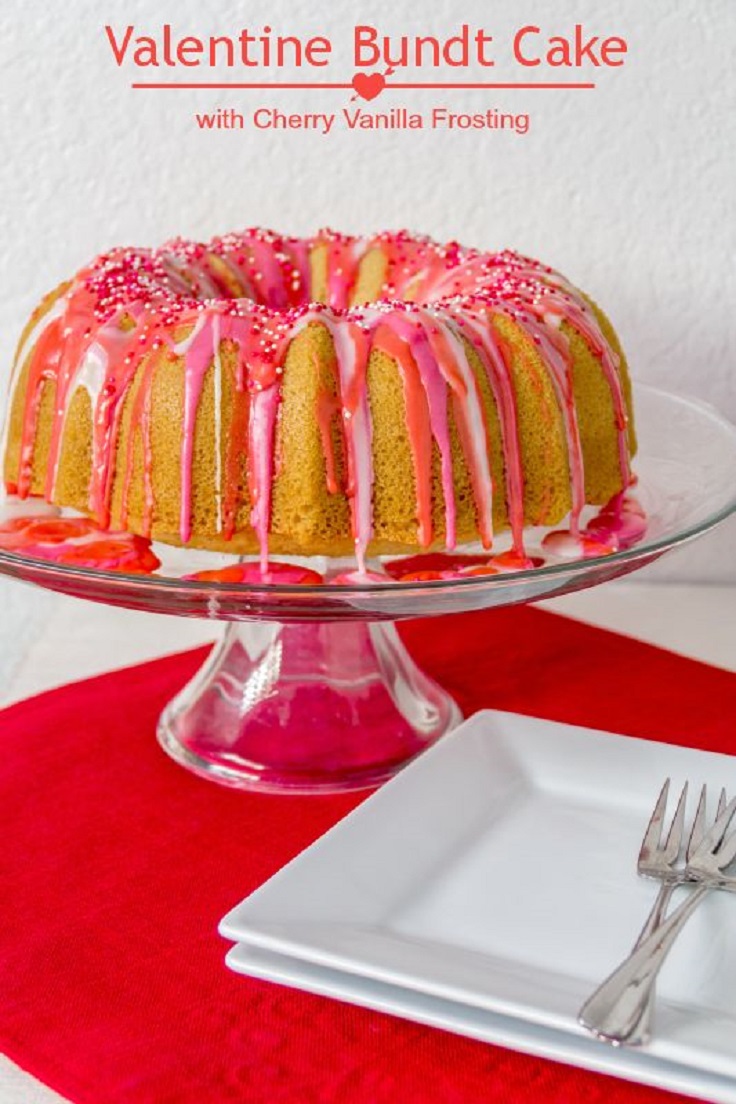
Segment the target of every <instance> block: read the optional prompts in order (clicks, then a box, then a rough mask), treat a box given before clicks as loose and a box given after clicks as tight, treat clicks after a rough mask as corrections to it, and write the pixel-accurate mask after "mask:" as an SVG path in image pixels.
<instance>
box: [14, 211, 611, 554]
mask: <svg viewBox="0 0 736 1104" xmlns="http://www.w3.org/2000/svg"><path fill="white" fill-rule="evenodd" d="M317 250H320V251H321V252H322V253H323V255H324V257H325V264H324V269H325V273H324V283H325V287H324V289H323V290H322V291H321V298H322V299H323V300H324V301H320V302H317V301H315V283H316V281H317V277H316V276H315V272H314V268H313V263H312V262H313V258H314V256H315V252H316V251H317ZM367 258H370V259H371V260H372V261H374V262H378V263H380V264H381V265H382V271H383V276H382V288H381V292H380V295H379V298H378V299H377V300H375V301H372V302H371V303H370V304H360V303H357V302H355V301H354V300H355V298H356V289H357V287H358V284H359V282H360V271H361V264H362V263H363V262H365V261H366V259H367ZM498 316H505V317H508V318H511V319H512V320H513V322H514V323H515V324H516V326H517V327H518V328H519V329H520V331H521V332H522V333H523V334H524V335H525V336H526V337H527V338H528V339H529V341H530V342H531V343H533V345H534V347H535V348H536V350H537V352H538V353H539V355H540V358H541V361H542V363H543V365H544V369H545V371H546V373H547V375H548V377H549V380H550V382H551V385H552V388H553V391H554V395H555V397H556V400H557V404H558V406H559V411H560V415H561V418H562V423H563V426H564V431H565V438H566V442H567V453H568V467H569V473H570V489H571V501H572V510H571V516H570V533H571V535H572V537H573V538H576V537H577V536H578V534H579V533H580V527H579V518H580V513H581V510H582V508H583V506H584V504H585V473H584V469H583V457H582V448H581V442H580V432H579V427H578V420H577V414H576V409H575V403H574V396H573V378H572V359H571V355H570V349H569V342H568V339H567V337H566V334H565V332H564V331H563V329H562V328H561V327H562V325H563V323H569V324H570V326H571V327H572V328H573V329H574V330H575V331H576V332H577V333H578V334H580V335H581V336H582V337H583V338H584V340H585V341H586V342H587V344H588V346H589V348H590V349H591V350H592V351H593V353H594V354H595V355H596V357H597V358H598V360H599V363H600V365H601V368H602V371H603V374H604V377H605V380H606V382H607V385H608V387H609V389H610V394H611V403H612V410H613V413H614V418H615V423H616V427H615V428H616V433H617V435H618V442H619V460H620V470H621V485H622V486H623V487H624V488H625V487H628V486H629V484H630V483H631V471H630V466H629V448H628V438H627V407H626V401H625V395H624V391H623V387H622V380H621V374H620V371H619V368H620V365H619V359H618V356H617V354H616V352H615V351H614V350H613V349H612V348H611V346H610V345H609V343H608V342H607V340H606V338H605V336H604V334H603V333H602V330H601V327H600V325H599V323H598V320H597V318H596V315H595V313H594V311H593V310H592V309H591V307H590V306H589V304H588V302H587V301H586V300H585V298H584V297H583V296H582V295H581V294H580V292H578V291H577V290H576V289H574V288H573V287H572V286H571V285H570V284H568V283H567V281H565V280H564V279H563V278H562V277H561V276H560V275H559V274H558V273H556V272H554V271H553V270H552V269H550V268H547V267H545V266H543V265H541V264H539V263H538V262H536V261H533V260H531V259H529V258H526V257H522V256H520V255H518V254H516V253H513V252H510V251H504V252H501V253H483V252H479V251H477V250H472V249H466V248H463V247H461V246H459V245H457V244H456V243H450V244H449V245H438V244H437V243H435V242H432V241H431V240H429V239H425V238H418V237H414V236H412V235H410V234H408V233H406V232H403V231H402V232H398V233H384V234H379V235H376V236H374V237H366V238H355V237H349V236H346V235H340V234H336V233H333V232H330V231H323V232H321V233H320V234H318V235H317V236H316V237H315V238H312V239H296V238H286V237H281V236H279V235H277V234H274V233H271V232H268V231H262V230H247V231H245V232H243V233H240V234H230V235H226V236H224V237H220V238H215V239H214V240H213V241H211V242H210V243H209V244H206V245H202V244H196V243H191V242H185V241H183V240H180V239H177V240H174V241H172V242H169V243H168V244H166V245H165V246H163V247H161V248H159V249H155V250H146V249H116V250H113V251H112V252H110V253H107V254H105V255H103V256H101V257H99V258H98V259H97V260H96V261H95V262H94V263H93V264H92V265H90V266H89V267H88V268H86V269H84V270H82V271H81V272H80V273H79V274H78V275H77V276H76V277H75V278H74V280H73V281H72V282H71V283H70V285H69V286H68V287H67V288H66V290H65V291H64V294H63V298H62V300H61V301H60V303H59V304H56V305H55V306H54V308H53V310H52V311H51V312H49V314H48V315H46V316H44V317H40V319H39V320H38V327H37V328H36V329H35V330H34V332H33V335H32V339H31V337H29V338H28V339H27V341H26V343H25V347H24V348H21V349H20V350H19V353H18V356H17V359H16V378H17V376H18V375H19V374H20V370H21V368H22V366H23V365H24V364H25V363H26V360H27V361H28V366H27V370H28V373H29V378H28V385H27V390H26V399H25V408H24V412H23V429H22V440H21V448H20V459H19V464H18V471H17V478H16V479H14V480H10V481H8V483H7V487H8V490H9V491H11V492H12V493H16V494H18V495H19V496H20V497H25V496H27V495H28V494H29V493H30V490H31V477H32V465H33V451H34V442H35V438H36V430H37V425H38V418H39V408H40V401H41V394H42V388H43V386H44V384H45V383H47V382H49V381H53V383H54V384H55V396H56V398H55V405H54V412H53V419H52V427H51V435H50V444H49V462H48V469H47V470H48V477H47V482H46V487H45V494H46V497H47V498H48V499H49V500H53V498H54V488H55V482H56V478H57V473H58V467H59V460H60V451H61V443H62V439H63V429H64V423H65V418H66V416H67V412H68V409H69V406H70V403H71V401H72V399H73V397H74V395H75V394H76V393H77V391H78V390H79V388H84V389H85V390H86V391H87V393H88V394H89V398H90V404H91V409H92V416H93V440H92V471H91V480H90V486H89V510H90V513H91V514H92V515H93V516H94V518H95V519H96V521H97V523H98V524H99V525H101V526H103V527H104V526H107V525H109V522H110V510H111V496H112V483H113V474H114V470H115V466H116V465H117V468H118V470H119V469H120V463H121V457H120V456H118V455H117V451H118V441H119V436H120V422H121V417H122V414H123V409H124V405H125V400H126V398H128V397H129V396H130V400H131V401H130V403H129V404H128V405H129V406H130V411H131V413H130V417H131V423H132V432H131V433H130V434H129V435H128V441H129V442H130V441H133V440H134V439H136V438H137V439H139V440H140V441H141V442H142V453H143V488H144V507H145V508H144V519H143V526H144V531H145V532H146V533H147V534H150V530H151V526H152V524H153V519H154V513H155V509H156V503H155V496H154V489H153V479H152V467H153V454H152V440H151V405H152V404H151V394H152V381H153V378H154V375H155V371H156V368H157V365H158V363H159V358H160V357H162V356H167V357H170V358H180V359H181V362H182V364H183V374H184V412H183V432H182V440H181V452H180V461H181V487H180V497H179V501H180V517H179V538H180V540H181V541H182V543H184V544H186V543H187V542H188V541H189V540H190V538H191V535H192V476H191V473H192V457H193V447H194V436H195V425H196V419H197V412H198V409H199V404H200V399H201V395H202V389H203V385H204V381H205V377H206V375H207V373H208V371H209V370H210V369H211V368H214V377H215V395H216V397H217V398H216V402H215V408H216V410H215V418H216V423H215V424H216V432H215V443H214V448H215V452H216V464H215V470H216V482H217V487H216V488H215V494H216V501H217V524H218V532H221V533H222V535H223V536H224V537H225V538H226V539H227V538H230V537H232V535H233V532H234V530H235V525H236V512H237V479H238V467H239V457H240V456H241V455H242V453H243V451H245V453H246V455H247V479H248V494H249V498H250V520H251V525H252V528H253V530H254V531H255V533H256V534H257V537H258V541H259V545H260V549H261V561H262V566H263V567H264V569H265V565H266V563H267V559H268V536H269V526H270V518H271V503H272V488H273V480H274V475H275V470H276V466H277V458H276V456H275V441H276V427H277V420H278V411H279V402H280V395H281V376H282V374H283V369H284V362H285V359H286V355H287V351H288V348H289V345H290V343H291V341H292V340H293V339H294V338H295V337H296V336H297V335H298V334H299V333H300V332H301V331H302V330H303V329H304V327H306V326H309V325H312V324H317V325H322V326H324V327H325V328H326V329H327V330H328V331H329V333H330V335H331V337H332V339H333V343H334V348H335V355H336V363H337V372H336V376H337V380H336V389H337V397H336V398H335V399H334V400H327V399H325V400H324V402H326V403H327V406H326V407H325V408H324V409H321V410H318V411H317V418H318V421H319V422H320V430H321V439H322V442H323V449H324V453H325V479H326V484H327V487H328V490H329V491H330V492H332V493H335V492H337V491H338V490H344V491H345V493H346V494H347V496H348V498H349V501H350V508H351V517H352V533H353V537H354V540H355V548H356V556H357V560H358V565H359V568H361V569H363V568H364V567H365V554H366V550H367V548H368V546H369V544H370V541H371V538H372V536H373V514H372V510H373V505H372V503H373V478H374V473H373V461H372V449H371V441H372V424H371V410H370V403H369V397H368V385H367V374H368V364H369V359H370V355H371V352H372V350H374V349H377V350H380V351H382V352H383V353H385V354H386V355H387V356H389V357H391V359H392V360H394V361H395V363H396V365H397V367H398V370H399V374H400V377H401V382H402V386H403V390H404V399H405V408H406V415H407V430H408V436H409V442H410V448H411V454H412V461H413V467H414V475H415V486H416V517H417V527H418V543H419V545H420V546H421V547H424V548H428V547H429V546H430V545H432V544H433V542H434V539H435V534H434V532H433V523H432V454H433V450H435V449H436V451H437V454H438V455H439V462H440V473H441V483H442V490H443V499H444V513H445V517H444V522H445V525H444V530H445V545H446V547H447V548H449V549H451V548H453V547H454V546H455V543H456V517H455V514H456V503H455V496H454V489H453V472H452V456H451V440H450V414H452V421H453V423H454V425H455V426H456V427H457V431H458V434H459V437H460V441H461V445H462V450H463V454H464V457H465V461H466V464H467V467H468V470H469V473H470V477H471V484H472V493H473V498H474V503H475V511H476V516H477V523H478V531H479V533H480V535H481V539H482V543H483V545H484V547H486V548H488V549H490V548H491V546H492V543H493V524H492V509H493V496H494V494H502V495H504V496H505V501H506V505H507V512H508V516H509V523H510V527H511V531H512V537H513V549H514V554H515V555H516V556H517V557H518V558H519V561H520V562H523V559H524V546H523V527H524V502H523V491H524V486H523V469H522V461H521V446H520V437H519V425H518V417H517V408H516V396H515V392H514V387H513V386H512V380H511V364H510V354H509V350H508V349H507V347H506V345H505V342H504V340H503V338H502V337H501V335H500V333H499V330H498V327H496V326H495V325H494V319H495V318H497V317H498ZM225 344H227V345H228V347H229V348H232V349H234V350H235V353H236V366H235V387H236V390H237V391H238V392H240V393H241V394H247V397H248V401H247V405H244V409H243V410H241V412H240V414H239V415H238V418H239V421H238V419H237V418H236V420H235V422H234V423H233V424H231V425H230V433H229V438H228V440H227V441H225V442H223V440H222V426H221V423H220V401H221V395H222V373H223V370H224V369H223V363H222V355H221V354H222V349H223V347H224V345H225ZM469 347H471V348H472V349H473V350H474V351H475V352H476V353H477V356H478V358H479V359H480V361H481V363H482V365H483V369H484V371H485V374H486V377H487V381H488V385H489V388H490V391H491V393H492V395H493V398H494V400H495V405H496V409H497V412H498V419H499V425H500V434H501V442H500V444H501V447H502V451H503V457H504V483H505V485H504V486H503V487H501V488H499V487H494V486H493V480H492V476H491V470H490V465H489V459H488V456H489V442H488V440H487V435H488V430H487V426H486V420H485V419H484V417H483V412H482V396H481V394H480V388H479V384H478V380H477V378H476V375H475V372H474V371H473V367H472V365H471V363H470V359H469V355H468V349H469ZM29 349H30V350H31V351H30V353H29V352H28V350H29ZM330 403H333V405H332V406H330ZM335 409H339V411H340V413H341V415H342V419H341V421H342V433H343V435H344V442H345V454H346V461H347V473H346V484H347V485H346V486H345V487H344V488H340V487H339V486H338V480H337V474H336V467H335V462H334V456H333V455H332V443H331V439H330V431H329V425H330V422H331V417H332V414H333V412H334V410H335ZM122 462H123V470H124V473H125V475H124V485H123V491H122V498H123V506H122V521H123V524H124V525H125V524H126V517H127V510H128V497H129V492H130V486H131V482H132V479H133V471H134V456H133V449H132V447H131V446H130V445H128V447H127V455H125V456H124V457H123V458H122Z"/></svg>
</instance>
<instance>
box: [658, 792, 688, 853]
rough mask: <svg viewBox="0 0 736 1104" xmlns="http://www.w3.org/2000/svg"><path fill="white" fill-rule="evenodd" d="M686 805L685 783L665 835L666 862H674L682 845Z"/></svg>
mask: <svg viewBox="0 0 736 1104" xmlns="http://www.w3.org/2000/svg"><path fill="white" fill-rule="evenodd" d="M686 805H687V782H686V783H685V785H684V786H683V787H682V790H681V791H680V797H679V800H678V802H677V808H676V809H675V815H674V816H673V818H672V824H671V825H670V830H669V832H668V833H667V840H666V841H665V845H664V851H663V854H664V858H665V859H666V861H667V862H670V863H671V862H674V860H675V859H676V858H677V856H678V855H679V853H680V844H681V843H682V833H683V831H684V828H685V807H686Z"/></svg>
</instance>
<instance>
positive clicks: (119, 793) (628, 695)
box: [0, 608, 736, 1104]
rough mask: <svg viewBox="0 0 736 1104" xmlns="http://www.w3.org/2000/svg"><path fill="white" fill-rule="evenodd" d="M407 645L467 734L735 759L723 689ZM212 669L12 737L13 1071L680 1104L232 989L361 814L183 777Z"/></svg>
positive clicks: (665, 667) (154, 675) (704, 681)
mask: <svg viewBox="0 0 736 1104" xmlns="http://www.w3.org/2000/svg"><path fill="white" fill-rule="evenodd" d="M82 616H84V613H83V611H82V610H81V609H80V617H82ZM402 631H403V636H404V639H405V641H406V643H407V645H408V646H409V647H410V649H411V650H412V651H413V652H414V654H415V655H416V656H417V658H418V659H419V661H420V662H421V663H422V664H424V665H425V666H426V669H427V670H428V672H429V673H430V674H432V675H434V676H435V677H436V678H437V679H438V680H440V681H441V682H442V683H443V684H444V685H445V686H446V687H447V688H448V689H449V690H450V691H451V692H452V693H454V694H455V696H456V697H457V699H458V701H459V702H460V704H461V705H462V707H463V709H464V710H465V711H466V713H470V712H472V711H473V710H476V709H479V708H481V707H484V706H497V707H499V708H501V709H510V710H516V711H519V712H523V713H530V714H536V715H540V716H544V717H554V718H557V719H560V720H563V721H571V722H574V723H579V724H585V725H592V726H597V727H601V728H607V729H611V730H614V731H617V732H623V733H628V734H631V735H635V736H642V737H652V738H657V739H660V740H668V741H670V742H672V743H678V744H688V745H692V746H698V747H702V748H709V749H711V750H717V751H723V752H731V751H732V750H735V748H734V744H735V741H736V738H735V735H734V721H733V718H734V716H735V715H736V676H734V675H733V674H729V673H727V672H725V671H720V670H717V669H715V668H711V667H708V666H706V665H704V664H700V663H696V662H692V661H690V660H686V659H682V658H679V657H677V656H674V655H672V654H669V653H667V652H664V651H660V650H658V649H656V648H652V647H649V646H647V645H645V644H641V643H637V642H635V641H633V640H630V639H627V638H625V637H622V636H616V635H613V634H611V633H607V632H603V631H601V630H598V629H594V628H589V627H587V626H584V625H581V624H578V623H576V622H574V621H569V620H567V619H564V618H561V617H557V616H553V615H551V614H548V613H544V612H541V611H539V610H534V609H531V608H519V609H512V610H497V611H491V612H484V613H477V614H470V615H463V616H456V617H449V618H445V619H443V620H441V621H440V620H437V621H432V622H430V623H429V624H427V623H426V622H425V623H413V624H407V625H405V626H404V628H403V630H402ZM204 654H205V651H204V650H202V649H200V650H197V651H196V652H191V653H188V654H186V655H181V656H171V657H167V658H165V659H162V660H158V661H156V662H154V663H149V664H146V665H145V666H141V667H134V668H131V669H129V670H125V671H120V672H117V673H114V674H110V675H104V676H102V677H101V678H96V679H91V680H90V681H88V682H83V683H78V684H75V685H71V686H67V687H64V688H62V689H60V690H55V691H52V692H50V693H47V694H43V695H41V696H40V697H37V698H34V699H32V700H30V701H27V702H22V703H20V704H18V705H15V706H12V707H11V708H10V709H7V710H6V711H5V712H3V713H0V750H1V755H0V840H2V845H0V886H1V887H2V909H1V911H0V970H1V971H2V981H1V985H0V994H1V996H0V1047H2V1049H3V1050H4V1051H5V1052H6V1053H7V1054H8V1055H9V1056H10V1057H11V1058H13V1059H14V1060H15V1061H16V1062H18V1063H19V1064H20V1065H21V1066H23V1067H25V1068H26V1069H27V1070H29V1071H30V1072H31V1073H33V1074H34V1075H35V1076H36V1077H38V1078H40V1079H41V1080H42V1081H45V1082H47V1083H48V1084H49V1085H51V1086H52V1087H53V1088H55V1089H56V1090H57V1091H59V1092H61V1093H62V1094H64V1095H65V1096H68V1097H70V1098H71V1099H72V1100H73V1101H75V1102H76V1104H209V1102H214V1104H227V1102H230V1101H248V1102H249V1104H258V1102H261V1101H263V1102H268V1104H285V1102H290V1104H291V1102H293V1104H312V1102H320V1104H345V1102H350V1104H368V1102H370V1104H383V1102H392V1104H393V1102H398V1101H401V1102H402V1104H433V1102H437V1104H440V1102H441V1104H459V1102H471V1101H472V1102H476V1101H481V1100H482V1101H483V1102H484V1104H495V1102H499V1104H500V1102H503V1104H516V1102H518V1101H542V1100H543V1101H545V1102H552V1104H563V1102H564V1104H578V1102H583V1101H585V1102H586V1104H592V1102H593V1104H594V1102H598V1101H600V1102H603V1101H605V1102H606V1104H623V1102H626V1104H640V1102H643V1101H652V1102H657V1101H662V1102H664V1101H665V1099H670V1100H675V1099H678V1098H676V1097H671V1096H670V1097H668V1098H667V1097H665V1095H664V1094H663V1093H661V1092H660V1091H659V1090H654V1089H649V1088H644V1087H642V1086H637V1085H631V1084H627V1083H624V1082H622V1081H617V1080H615V1079H612V1078H609V1077H603V1076H599V1075H596V1074H591V1073H586V1072H583V1071H580V1070H576V1069H573V1068H571V1067H566V1066H563V1065H558V1064H555V1063H552V1062H548V1061H544V1060H541V1059H536V1058H531V1057H527V1056H523V1055H519V1054H515V1053H513V1052H511V1051H507V1050H503V1049H501V1048H499V1047H493V1046H487V1045H484V1044H481V1043H477V1042H474V1041H471V1040H469V1039H463V1038H459V1037H456V1036H453V1035H451V1034H448V1033H445V1032H442V1031H437V1030H432V1029H429V1028H425V1027H421V1026H419V1025H417V1024H411V1023H407V1022H404V1021H401V1020H398V1019H394V1018H393V1017H390V1016H385V1015H379V1014H377V1013H373V1012H369V1011H367V1010H363V1009H360V1008H353V1007H349V1006H347V1005H343V1004H339V1003H337V1002H334V1001H329V1000H326V999H323V998H319V997H315V996H311V995H308V994H304V993H299V992H296V991H294V990H289V989H286V988H282V987H280V986H277V985H271V984H268V983H265V982H260V981H251V980H250V979H244V978H239V977H236V976H234V975H232V974H231V973H229V972H228V971H227V970H226V968H225V967H224V965H223V956H224V953H225V950H226V944H225V943H224V942H223V941H222V940H221V939H220V938H219V937H218V935H217V932H216V927H217V922H218V920H219V919H220V917H221V916H222V915H223V914H224V913H225V912H226V911H227V910H228V909H229V908H231V906H233V905H234V904H235V903H236V902H237V901H239V900H240V899H241V898H242V897H243V896H244V895H245V894H246V893H248V892H250V891H251V890H252V889H254V888H255V887H256V886H258V885H259V884H260V883H261V882H263V881H264V880H265V879H266V878H268V877H269V875H271V874H273V873H274V871H276V870H277V869H278V868H279V867H280V866H282V865H283V864H284V863H285V862H287V860H289V859H290V858H291V857H292V856H294V855H296V854H297V853H298V852H299V851H301V850H302V849H303V848H304V847H305V846H306V845H307V844H308V843H310V842H311V841H312V840H313V839H315V837H317V836H318V835H320V833H322V832H324V831H325V830H326V829H327V828H329V827H330V826H331V825H332V824H334V823H335V822H336V821H337V820H339V819H340V817H342V816H344V815H345V814H346V813H347V812H349V810H350V809H351V808H353V807H354V806H355V805H357V804H358V802H359V801H360V800H361V798H360V796H348V797H332V798H326V797H325V798H304V797H300V798H296V797H294V798H282V797H267V796H254V795H249V794H242V793H236V792H231V791H228V790H225V789H221V788H220V787H218V786H215V785H213V784H211V783H207V782H204V781H201V780H200V779H197V778H195V777H193V776H192V775H190V774H188V773H187V772H186V771H184V770H182V769H181V768H180V767H178V766H176V765H175V764H174V763H172V762H171V761H169V759H168V758H167V757H166V756H165V755H164V754H163V753H162V752H161V751H160V749H159V747H158V745H157V744H156V741H155V739H154V731H155V726H156V720H157V717H158V714H159V712H160V711H161V709H162V707H163V706H164V704H165V703H166V702H167V700H168V699H169V698H170V697H171V696H172V695H173V694H174V693H175V692H176V691H177V690H178V689H179V687H180V686H181V685H182V684H183V683H184V682H185V680H186V679H188V678H189V677H190V675H191V674H192V673H193V671H194V670H195V669H196V668H197V667H198V666H199V664H200V663H201V662H202V660H203V658H204ZM679 1099H683V1098H679Z"/></svg>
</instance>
